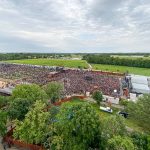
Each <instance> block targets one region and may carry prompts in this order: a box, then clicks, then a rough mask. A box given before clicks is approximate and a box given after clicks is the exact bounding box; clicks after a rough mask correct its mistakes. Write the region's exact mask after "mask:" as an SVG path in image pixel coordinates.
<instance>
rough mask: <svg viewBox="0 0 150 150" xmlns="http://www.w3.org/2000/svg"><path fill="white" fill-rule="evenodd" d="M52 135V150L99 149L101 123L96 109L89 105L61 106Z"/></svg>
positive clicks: (67, 104)
mask: <svg viewBox="0 0 150 150" xmlns="http://www.w3.org/2000/svg"><path fill="white" fill-rule="evenodd" d="M56 118H57V121H56V122H54V130H53V133H51V134H52V135H53V136H52V138H51V141H50V142H51V143H50V145H51V147H50V148H51V149H56V147H61V148H60V149H62V150H66V149H73V150H76V149H82V150H84V149H85V150H86V149H88V148H89V147H91V148H98V147H99V144H100V140H101V138H100V136H101V132H100V121H99V116H98V115H97V113H96V112H95V110H94V108H93V107H92V106H91V105H89V104H87V103H75V104H70V103H65V104H63V105H62V106H61V109H60V112H59V113H58V115H57V117H56Z"/></svg>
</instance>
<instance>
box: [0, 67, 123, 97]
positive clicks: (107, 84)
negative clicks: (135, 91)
mask: <svg viewBox="0 0 150 150" xmlns="http://www.w3.org/2000/svg"><path fill="white" fill-rule="evenodd" d="M0 78H4V79H11V80H14V81H15V82H18V81H19V82H27V83H36V84H39V85H45V84H47V83H49V82H52V81H56V82H60V83H62V84H63V85H64V94H65V95H73V94H86V92H89V93H92V92H93V91H95V90H100V91H102V92H103V94H105V95H113V94H114V90H115V91H117V93H118V94H119V93H120V80H119V78H121V77H120V76H117V75H109V74H107V73H105V74H104V73H102V72H99V71H97V72H96V71H90V70H80V69H62V68H54V67H42V66H33V65H17V64H0Z"/></svg>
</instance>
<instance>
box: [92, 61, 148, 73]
mask: <svg viewBox="0 0 150 150" xmlns="http://www.w3.org/2000/svg"><path fill="white" fill-rule="evenodd" d="M92 67H93V69H95V70H103V71H114V72H122V73H125V72H127V71H128V73H132V74H137V75H145V76H150V69H149V68H138V67H127V66H116V65H105V64H92Z"/></svg>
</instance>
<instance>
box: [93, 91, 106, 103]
mask: <svg viewBox="0 0 150 150" xmlns="http://www.w3.org/2000/svg"><path fill="white" fill-rule="evenodd" d="M92 97H93V99H94V100H96V102H97V104H98V105H100V102H101V101H102V100H103V95H102V92H100V91H95V92H94V93H93V95H92Z"/></svg>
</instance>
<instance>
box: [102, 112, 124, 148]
mask: <svg viewBox="0 0 150 150" xmlns="http://www.w3.org/2000/svg"><path fill="white" fill-rule="evenodd" d="M126 134H127V131H126V126H125V121H124V118H123V117H122V116H119V115H116V116H110V117H107V118H104V119H103V121H102V146H103V147H104V148H105V147H106V146H107V142H108V140H109V139H111V138H113V137H114V136H125V135H126Z"/></svg>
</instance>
